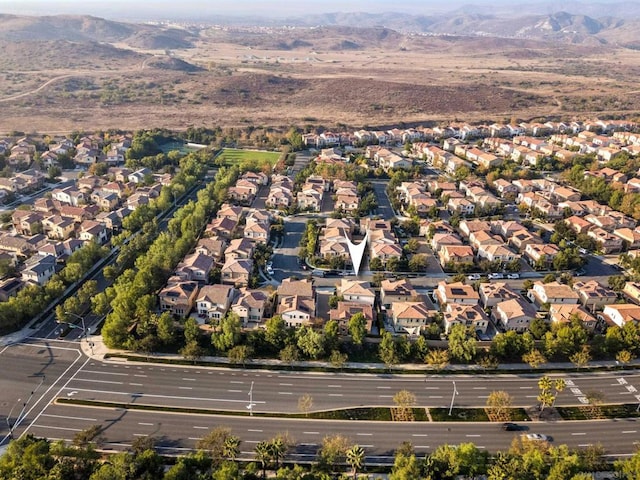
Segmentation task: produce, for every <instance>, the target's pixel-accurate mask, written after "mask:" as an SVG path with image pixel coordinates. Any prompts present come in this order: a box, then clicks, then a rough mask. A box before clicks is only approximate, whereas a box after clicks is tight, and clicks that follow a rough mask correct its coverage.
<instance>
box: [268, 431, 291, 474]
mask: <svg viewBox="0 0 640 480" xmlns="http://www.w3.org/2000/svg"><path fill="white" fill-rule="evenodd" d="M286 451H287V445H286V444H285V443H284V440H283V439H282V437H280V436H277V437H275V438H274V439H273V440H271V441H270V442H269V453H270V455H271V458H272V459H273V461H274V462H275V464H276V470H278V464H279V463H280V459H282V458H284V454H285V452H286Z"/></svg>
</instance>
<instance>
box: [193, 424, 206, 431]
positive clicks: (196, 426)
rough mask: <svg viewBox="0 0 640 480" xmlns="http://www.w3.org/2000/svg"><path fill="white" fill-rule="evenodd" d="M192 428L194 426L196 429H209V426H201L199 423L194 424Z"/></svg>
mask: <svg viewBox="0 0 640 480" xmlns="http://www.w3.org/2000/svg"><path fill="white" fill-rule="evenodd" d="M193 428H195V429H197V430H209V427H201V426H199V425H194V426H193Z"/></svg>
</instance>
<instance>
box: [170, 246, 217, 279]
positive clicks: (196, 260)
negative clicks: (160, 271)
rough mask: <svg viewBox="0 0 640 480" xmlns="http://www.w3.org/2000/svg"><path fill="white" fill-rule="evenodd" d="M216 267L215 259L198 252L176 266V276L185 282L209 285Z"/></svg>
mask: <svg viewBox="0 0 640 480" xmlns="http://www.w3.org/2000/svg"><path fill="white" fill-rule="evenodd" d="M214 266H215V260H214V258H213V257H210V256H209V255H206V254H204V253H201V252H197V251H196V252H194V253H192V254H191V255H187V256H186V257H184V259H183V260H182V262H180V263H179V264H178V265H177V266H176V270H175V275H177V276H178V277H180V278H183V279H185V280H194V281H196V282H200V283H207V282H208V281H209V274H210V273H211V270H213V267H214Z"/></svg>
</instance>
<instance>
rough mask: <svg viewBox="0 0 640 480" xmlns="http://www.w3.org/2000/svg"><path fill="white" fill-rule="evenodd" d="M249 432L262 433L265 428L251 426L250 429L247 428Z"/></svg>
mask: <svg viewBox="0 0 640 480" xmlns="http://www.w3.org/2000/svg"><path fill="white" fill-rule="evenodd" d="M247 432H257V433H262V432H263V430H259V429H257V428H249V429H248V430H247Z"/></svg>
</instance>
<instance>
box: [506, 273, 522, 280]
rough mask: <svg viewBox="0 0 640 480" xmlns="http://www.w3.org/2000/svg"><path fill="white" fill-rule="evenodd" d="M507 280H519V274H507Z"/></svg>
mask: <svg viewBox="0 0 640 480" xmlns="http://www.w3.org/2000/svg"><path fill="white" fill-rule="evenodd" d="M507 278H508V279H509V280H517V279H518V278H520V274H519V273H508V274H507Z"/></svg>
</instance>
